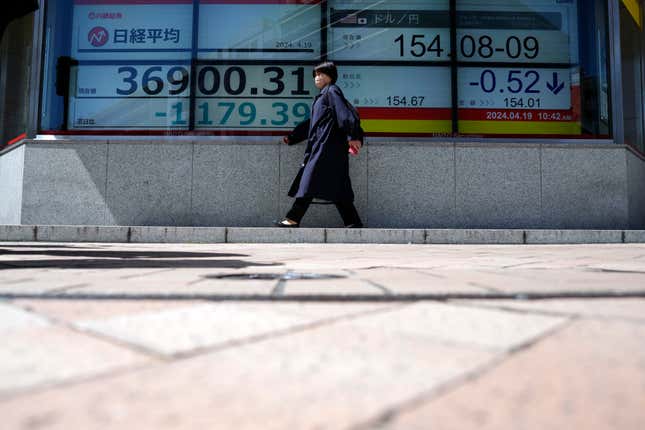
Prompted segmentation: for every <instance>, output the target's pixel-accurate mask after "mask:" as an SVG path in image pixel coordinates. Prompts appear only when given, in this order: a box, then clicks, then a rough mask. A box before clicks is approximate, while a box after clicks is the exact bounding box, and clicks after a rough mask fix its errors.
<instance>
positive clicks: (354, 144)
mask: <svg viewBox="0 0 645 430" xmlns="http://www.w3.org/2000/svg"><path fill="white" fill-rule="evenodd" d="M347 143H348V144H349V153H350V154H352V155H358V151H359V150H360V149H361V146H362V143H361V141H360V140H350V141H349V142H347Z"/></svg>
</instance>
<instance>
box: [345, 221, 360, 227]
mask: <svg viewBox="0 0 645 430" xmlns="http://www.w3.org/2000/svg"><path fill="white" fill-rule="evenodd" d="M345 228H363V223H362V222H359V223H357V224H350V225H346V226H345Z"/></svg>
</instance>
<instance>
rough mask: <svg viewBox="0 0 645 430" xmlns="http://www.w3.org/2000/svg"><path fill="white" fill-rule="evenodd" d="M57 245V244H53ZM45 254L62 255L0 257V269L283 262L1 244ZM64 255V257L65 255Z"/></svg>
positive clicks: (0, 251)
mask: <svg viewBox="0 0 645 430" xmlns="http://www.w3.org/2000/svg"><path fill="white" fill-rule="evenodd" d="M54 248H57V247H54ZM6 255H10V256H16V257H20V256H47V257H63V258H47V259H33V260H31V259H16V260H0V270H10V269H11V270H15V269H50V268H51V269H158V268H164V269H174V268H177V269H185V268H188V269H243V268H245V267H249V266H259V267H267V266H281V265H282V263H257V262H253V261H244V260H240V259H230V258H231V257H248V255H246V254H227V253H217V252H181V251H152V250H135V251H122V250H96V249H83V248H75V249H64V250H60V249H51V248H48V249H47V248H46V249H38V250H15V249H7V248H0V256H6ZM65 257H67V258H65Z"/></svg>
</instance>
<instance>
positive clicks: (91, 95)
mask: <svg viewBox="0 0 645 430" xmlns="http://www.w3.org/2000/svg"><path fill="white" fill-rule="evenodd" d="M528 3H530V4H529V5H528V6H527V2H524V1H520V0H508V1H506V0H504V1H502V0H493V1H487V2H486V1H481V0H470V1H460V2H458V5H457V14H456V19H457V32H456V44H455V47H454V52H455V53H456V56H457V59H456V60H455V61H456V62H457V63H455V61H452V60H454V59H452V58H451V44H450V22H451V21H450V12H449V5H448V1H381V2H372V1H364V0H355V1H333V0H331V1H327V2H321V1H316V0H309V1H307V0H301V1H298V0H276V1H261V2H257V1H256V2H243V1H230V0H202V1H201V2H199V4H198V5H193V2H192V1H181V0H179V1H176V2H172V1H158V2H154V1H150V2H142V1H138V0H136V1H135V0H132V1H129V2H128V1H122V2H114V1H100V0H96V1H92V0H76V1H75V3H74V14H73V16H74V21H73V32H72V33H73V37H72V41H71V42H72V49H71V52H72V54H71V55H72V57H73V58H74V59H75V60H77V61H78V65H76V66H74V67H73V68H72V74H71V76H70V84H71V85H70V93H69V98H68V106H69V116H68V127H69V128H70V129H101V128H104V129H180V130H188V129H200V130H233V131H234V130H250V131H262V130H270V131H276V130H289V129H291V128H292V127H293V126H294V125H296V124H297V123H299V122H300V121H302V120H303V119H306V118H307V117H308V116H309V114H310V109H311V103H312V101H313V97H314V96H315V95H316V94H317V93H318V90H317V89H316V88H315V87H314V85H313V79H312V68H313V66H314V65H315V64H317V63H319V62H320V61H321V60H322V59H323V58H326V59H328V60H330V61H335V62H337V64H338V68H339V78H338V82H337V84H338V85H339V86H340V87H341V89H342V90H343V92H344V93H345V96H346V97H347V99H348V100H350V102H352V103H353V104H354V105H355V106H356V107H357V108H358V110H359V112H360V115H361V122H362V125H363V128H364V129H365V131H366V132H368V133H369V132H372V133H393V134H409V133H416V134H428V135H437V134H441V135H445V134H450V133H452V112H453V109H457V113H458V120H459V122H458V130H459V132H460V133H463V134H482V135H483V134H535V135H547V134H555V135H576V134H580V133H581V126H580V78H579V75H580V68H579V67H580V66H579V65H578V54H577V43H578V40H577V38H578V30H577V2H576V1H575V0H541V1H531V2H528ZM194 17H195V18H197V19H198V21H197V25H196V26H195V28H196V29H197V34H196V35H193V31H194V30H193V19H194ZM455 64H457V65H456V66H455ZM451 67H456V69H457V71H456V74H455V75H453V74H452V73H451V70H452V69H451ZM452 76H456V79H457V82H456V91H457V92H456V95H455V94H453V91H452V82H451V79H452ZM191 91H192V92H191ZM453 103H455V104H456V106H453ZM191 109H192V111H191Z"/></svg>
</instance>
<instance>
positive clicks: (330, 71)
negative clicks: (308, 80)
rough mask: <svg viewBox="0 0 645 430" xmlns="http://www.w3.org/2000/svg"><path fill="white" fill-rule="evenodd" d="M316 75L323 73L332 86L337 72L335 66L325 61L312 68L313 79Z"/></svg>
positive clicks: (336, 77)
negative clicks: (329, 79)
mask: <svg viewBox="0 0 645 430" xmlns="http://www.w3.org/2000/svg"><path fill="white" fill-rule="evenodd" d="M316 73H324V74H325V75H327V76H329V77H330V78H331V83H332V84H335V83H336V80H337V79H338V70H336V65H335V64H334V63H332V62H331V61H326V62H324V63H321V64H319V65H317V66H316V67H314V72H313V75H314V77H316Z"/></svg>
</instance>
